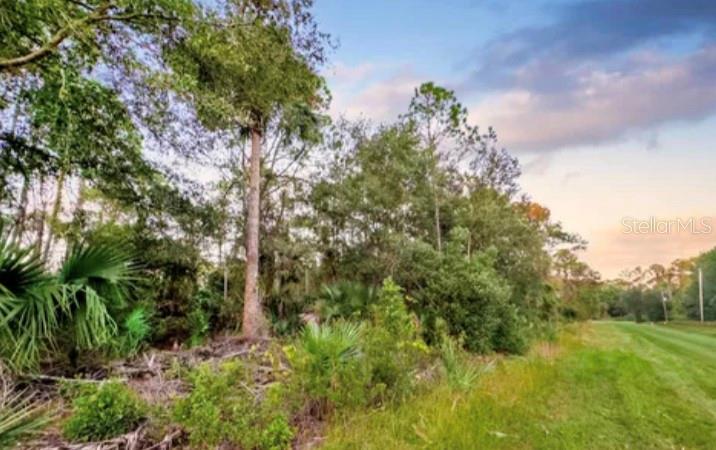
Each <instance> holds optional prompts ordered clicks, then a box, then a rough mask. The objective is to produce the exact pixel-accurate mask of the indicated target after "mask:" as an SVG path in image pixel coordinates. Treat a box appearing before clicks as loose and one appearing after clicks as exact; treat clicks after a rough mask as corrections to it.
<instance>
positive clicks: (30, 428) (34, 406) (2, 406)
mask: <svg viewBox="0 0 716 450" xmlns="http://www.w3.org/2000/svg"><path fill="white" fill-rule="evenodd" d="M1 395H2V398H0V448H11V447H12V445H13V444H14V443H15V442H17V441H19V440H20V439H21V438H23V437H27V436H28V435H31V434H33V433H36V432H37V431H39V430H40V429H41V428H43V427H44V426H45V425H47V424H48V423H49V422H50V420H51V416H49V415H48V414H47V413H46V411H45V408H44V407H43V406H42V405H41V403H40V402H39V401H37V400H35V399H34V398H33V396H32V395H28V394H27V393H26V392H16V393H8V394H1Z"/></svg>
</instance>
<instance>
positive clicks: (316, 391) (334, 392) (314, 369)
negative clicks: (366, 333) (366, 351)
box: [287, 322, 370, 417]
mask: <svg viewBox="0 0 716 450" xmlns="http://www.w3.org/2000/svg"><path fill="white" fill-rule="evenodd" d="M361 333H362V328H361V326H360V325H357V324H353V323H350V322H337V323H334V324H325V325H315V324H311V325H308V326H307V327H305V328H304V329H303V331H302V333H301V334H300V336H299V338H298V340H297V342H296V346H295V347H293V348H288V349H287V354H288V357H289V360H290V362H291V364H292V366H293V369H294V373H293V374H294V383H295V384H296V386H297V389H298V391H299V392H300V393H302V394H303V395H304V396H305V397H306V399H307V400H308V401H309V404H310V409H311V411H312V412H313V413H314V414H315V415H317V416H319V417H322V416H324V415H326V414H328V413H329V412H331V411H332V410H333V409H335V408H340V407H345V406H357V405H360V404H363V403H365V402H366V400H367V399H366V388H367V386H368V382H369V376H370V374H369V373H368V371H367V367H366V363H365V358H364V357H363V353H362V350H361V342H360V337H361Z"/></svg>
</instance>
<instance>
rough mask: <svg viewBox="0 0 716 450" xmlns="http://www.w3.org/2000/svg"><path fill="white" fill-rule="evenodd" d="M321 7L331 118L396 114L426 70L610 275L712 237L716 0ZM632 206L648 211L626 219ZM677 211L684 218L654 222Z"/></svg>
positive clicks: (415, 1) (330, 3) (457, 1)
mask: <svg viewBox="0 0 716 450" xmlns="http://www.w3.org/2000/svg"><path fill="white" fill-rule="evenodd" d="M314 11H315V14H316V18H317V20H318V22H319V25H320V27H321V29H322V30H323V31H325V32H328V33H330V34H331V35H332V37H333V38H334V39H335V40H336V41H337V43H338V46H337V48H336V49H335V50H334V51H333V52H332V53H331V55H330V63H329V65H328V66H327V67H326V68H325V69H324V75H325V76H326V78H327V80H328V83H329V86H330V88H331V91H332V95H333V102H332V105H331V113H332V114H333V115H334V116H341V115H342V116H346V117H348V118H361V117H363V118H370V119H372V120H375V121H383V122H389V121H392V120H395V118H396V117H397V116H398V115H399V114H401V113H402V112H404V111H405V110H406V108H407V105H408V103H409V100H410V97H411V96H412V94H413V90H414V88H415V87H417V86H418V85H419V84H420V83H422V82H424V81H433V82H435V83H438V84H440V85H443V86H445V87H448V88H450V89H453V90H454V91H455V92H456V94H457V96H458V98H459V99H460V101H461V102H462V103H463V104H464V105H465V106H466V107H467V108H468V109H469V114H470V115H469V117H470V120H471V122H472V123H473V124H474V125H478V126H480V127H481V128H483V129H486V128H487V127H488V126H492V127H494V128H495V130H496V132H497V134H498V137H499V139H500V142H501V144H502V145H503V146H504V147H505V148H507V149H508V150H509V151H510V152H511V153H512V154H514V155H515V156H517V157H518V158H519V160H520V162H521V165H522V171H523V175H522V177H521V178H520V184H521V186H522V188H523V190H524V192H526V193H527V194H528V195H529V196H530V197H531V198H532V199H533V200H534V201H537V202H539V203H540V204H542V205H544V206H547V207H548V208H549V209H550V210H551V211H552V218H553V219H554V220H558V221H560V222H562V224H563V225H564V226H565V228H566V229H567V230H569V231H573V232H577V233H579V234H580V235H581V236H582V237H583V238H585V239H586V240H587V241H588V242H589V246H588V248H587V250H586V251H585V252H584V253H583V254H582V255H581V256H582V258H583V259H584V260H585V261H586V262H588V263H589V264H590V265H592V267H594V268H595V269H597V270H599V271H600V272H601V273H602V275H603V277H605V278H612V277H616V276H618V275H619V273H620V272H621V271H622V270H624V269H628V268H634V267H636V266H639V265H640V266H646V265H649V264H652V263H660V264H668V263H669V262H671V261H673V260H674V259H677V258H685V257H691V256H695V255H697V254H698V253H700V252H703V251H705V250H709V249H711V248H712V247H714V246H716V201H714V195H715V194H716V176H714V172H713V168H716V1H714V0H680V1H675V0H612V1H595V0H588V1H584V0H569V1H568V0H537V1H520V0H472V1H470V0H442V1H440V2H435V1H433V0H362V1H355V0H316V5H315V10H314ZM652 218H653V219H652ZM712 218H713V219H712ZM689 219H693V221H694V224H700V226H696V225H694V226H693V227H691V226H689V225H688V224H689V222H688V221H689ZM634 220H636V221H644V222H645V223H646V222H647V221H650V222H649V223H651V224H652V225H650V227H649V228H648V230H646V232H643V233H634V232H631V233H629V232H628V231H629V229H628V228H631V229H632V230H633V229H634V227H628V226H627V225H626V224H627V223H633V222H632V221H634ZM679 220H680V221H681V224H683V226H684V227H685V228H686V229H683V228H682V229H679V227H678V226H674V227H671V228H670V229H666V228H665V227H661V226H655V225H654V224H661V223H667V222H669V221H672V222H674V221H679ZM676 223H678V222H676Z"/></svg>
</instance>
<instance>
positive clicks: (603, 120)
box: [471, 46, 716, 151]
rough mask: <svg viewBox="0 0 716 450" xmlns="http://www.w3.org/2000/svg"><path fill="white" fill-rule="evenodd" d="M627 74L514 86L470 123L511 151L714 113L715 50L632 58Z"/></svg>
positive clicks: (607, 136) (593, 73)
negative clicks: (547, 86)
mask: <svg viewBox="0 0 716 450" xmlns="http://www.w3.org/2000/svg"><path fill="white" fill-rule="evenodd" d="M632 63H633V64H632V67H634V66H636V68H635V69H633V70H631V71H629V72H621V71H606V70H597V69H591V70H589V71H586V72H582V73H579V74H575V75H574V77H575V78H574V80H573V81H574V83H573V85H572V86H566V87H565V89H563V90H559V89H554V90H542V91H540V90H532V89H529V88H520V87H513V88H511V89H508V90H504V91H498V92H496V93H493V94H491V95H489V96H488V97H487V98H486V99H484V100H483V101H482V102H480V103H478V104H477V105H475V106H473V107H472V108H471V118H472V120H473V122H474V123H477V124H480V125H483V126H486V125H492V126H494V127H495V129H496V131H497V133H498V135H499V136H500V139H501V141H502V142H503V143H504V144H505V145H506V146H507V147H508V148H510V149H513V150H516V151H545V150H554V149H558V148H563V147H568V146H579V145H584V144H587V145H590V144H599V143H602V142H606V141H610V140H613V139H615V138H619V137H622V136H623V135H624V134H626V133H628V132H630V131H633V130H643V129H649V128H651V127H654V126H655V125H659V124H662V123H665V122H668V121H675V120H699V119H703V118H705V117H707V116H709V115H710V114H712V113H713V112H714V111H716V83H714V78H715V77H716V46H711V47H708V48H704V49H702V50H700V51H698V52H696V53H693V54H692V55H690V56H689V57H687V58H685V59H683V60H672V61H669V62H664V61H663V60H662V59H659V58H652V59H643V58H642V59H640V60H639V62H636V61H632Z"/></svg>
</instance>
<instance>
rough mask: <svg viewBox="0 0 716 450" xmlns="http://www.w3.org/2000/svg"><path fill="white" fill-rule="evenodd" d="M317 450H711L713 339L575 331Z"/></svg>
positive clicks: (697, 328)
mask: <svg viewBox="0 0 716 450" xmlns="http://www.w3.org/2000/svg"><path fill="white" fill-rule="evenodd" d="M325 448H336V449H344V448H347V449H353V448H355V449H358V448H375V449H408V448H431V449H432V448H435V449H476V448H487V449H493V448H496V449H532V448H534V449H590V448H592V449H597V448H598V449H619V448H622V449H626V448H629V449H635V448H638V449H681V448H686V449H696V448H698V449H701V448H703V449H708V448H712V449H716V332H715V330H714V328H711V327H709V326H701V325H698V324H688V323H678V324H673V325H669V326H663V325H648V324H642V325H637V324H634V323H628V322H603V323H593V324H588V325H583V326H580V327H579V328H573V329H570V330H567V331H566V332H565V333H564V334H563V336H562V337H561V338H560V340H559V342H557V343H555V344H542V345H538V346H536V347H535V348H534V349H533V351H532V352H531V353H530V354H529V355H528V356H526V357H523V358H510V359H506V360H503V361H501V362H499V363H498V364H497V366H496V368H495V369H494V370H493V371H492V372H490V373H488V374H486V375H484V376H483V377H482V378H481V379H480V381H479V382H478V383H477V385H476V386H475V387H474V388H473V389H472V390H471V391H469V392H462V393H460V392H456V391H451V390H450V389H449V388H447V387H441V388H439V389H436V390H434V391H432V392H430V393H429V394H425V395H423V396H419V397H418V398H417V399H415V400H412V401H409V402H407V403H406V404H404V405H403V406H401V407H398V408H388V409H386V410H382V411H373V412H369V413H368V412H366V413H359V414H356V415H353V416H350V417H348V418H345V419H342V420H340V421H339V423H336V424H334V426H333V428H332V429H331V430H330V431H329V436H328V439H327V440H326V443H325Z"/></svg>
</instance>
